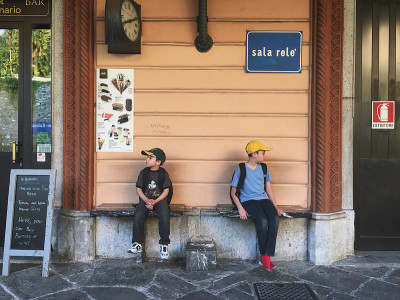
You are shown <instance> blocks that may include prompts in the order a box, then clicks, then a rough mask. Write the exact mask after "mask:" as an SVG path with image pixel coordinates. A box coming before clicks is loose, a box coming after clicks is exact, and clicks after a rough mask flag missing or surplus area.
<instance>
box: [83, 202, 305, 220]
mask: <svg viewBox="0 0 400 300" xmlns="http://www.w3.org/2000/svg"><path fill="white" fill-rule="evenodd" d="M279 207H280V208H282V209H283V210H284V211H285V212H287V213H288V214H289V215H291V216H292V217H294V218H311V217H312V212H311V211H310V210H309V209H306V208H302V207H300V206H295V205H294V206H289V205H280V206H279ZM170 209H171V210H170V215H171V216H173V217H180V216H183V215H200V214H202V215H214V216H220V217H229V218H239V213H238V211H237V210H235V209H233V205H231V204H218V205H217V206H213V207H185V205H184V204H171V205H170ZM134 214H135V207H134V206H133V205H132V204H129V203H103V204H101V205H99V206H96V207H95V208H94V209H92V210H91V211H90V216H91V217H97V216H106V217H132V216H133V215H134ZM149 216H152V217H154V216H156V214H155V213H154V212H150V213H149Z"/></svg>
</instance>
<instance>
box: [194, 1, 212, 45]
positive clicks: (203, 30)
mask: <svg viewBox="0 0 400 300" xmlns="http://www.w3.org/2000/svg"><path fill="white" fill-rule="evenodd" d="M198 4H199V15H198V16H197V31H198V32H199V35H198V36H197V37H196V39H195V41H194V45H195V46H196V49H197V50H198V51H199V52H207V51H208V50H210V49H211V47H212V45H213V40H212V38H211V36H209V34H208V33H207V23H208V16H207V0H198Z"/></svg>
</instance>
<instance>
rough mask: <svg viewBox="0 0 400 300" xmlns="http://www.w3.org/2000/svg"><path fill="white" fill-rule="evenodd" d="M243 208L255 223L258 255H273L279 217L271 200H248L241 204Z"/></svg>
mask: <svg viewBox="0 0 400 300" xmlns="http://www.w3.org/2000/svg"><path fill="white" fill-rule="evenodd" d="M242 206H243V208H244V209H245V210H246V211H247V213H248V214H250V215H251V216H252V217H253V219H254V222H255V223H256V229H257V238H258V245H259V247H260V255H269V256H273V255H275V246H276V237H277V235H278V227H279V216H278V212H277V211H276V208H275V206H274V204H273V203H272V201H271V200H269V199H265V200H249V201H245V202H243V203H242Z"/></svg>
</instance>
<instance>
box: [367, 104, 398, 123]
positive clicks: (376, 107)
mask: <svg viewBox="0 0 400 300" xmlns="http://www.w3.org/2000/svg"><path fill="white" fill-rule="evenodd" d="M372 129H394V101H372Z"/></svg>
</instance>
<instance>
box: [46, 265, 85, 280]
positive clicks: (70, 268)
mask: <svg viewBox="0 0 400 300" xmlns="http://www.w3.org/2000/svg"><path fill="white" fill-rule="evenodd" d="M50 270H53V271H54V272H56V273H58V274H61V275H63V276H66V277H69V276H71V275H76V274H80V273H84V272H86V271H89V270H93V264H88V263H74V264H71V263H61V264H51V265H50Z"/></svg>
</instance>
